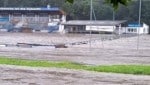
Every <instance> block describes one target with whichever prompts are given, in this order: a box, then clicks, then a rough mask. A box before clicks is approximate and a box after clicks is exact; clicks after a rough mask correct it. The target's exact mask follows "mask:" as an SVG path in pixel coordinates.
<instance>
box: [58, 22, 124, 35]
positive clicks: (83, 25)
mask: <svg viewBox="0 0 150 85" xmlns="http://www.w3.org/2000/svg"><path fill="white" fill-rule="evenodd" d="M125 22H126V20H117V21H112V20H92V21H91V20H71V21H67V22H64V23H61V27H59V28H60V29H59V31H60V32H68V33H87V32H108V33H118V34H120V32H121V29H122V28H121V24H122V23H125Z"/></svg>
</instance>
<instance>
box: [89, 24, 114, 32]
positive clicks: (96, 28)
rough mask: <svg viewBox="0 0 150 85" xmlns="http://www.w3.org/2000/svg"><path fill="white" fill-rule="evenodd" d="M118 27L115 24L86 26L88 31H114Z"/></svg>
mask: <svg viewBox="0 0 150 85" xmlns="http://www.w3.org/2000/svg"><path fill="white" fill-rule="evenodd" d="M115 29H116V27H115V26H89V25H87V26H86V30H87V31H90V30H91V31H105V32H114V30H115Z"/></svg>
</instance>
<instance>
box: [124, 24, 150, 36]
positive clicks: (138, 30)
mask: <svg viewBox="0 0 150 85" xmlns="http://www.w3.org/2000/svg"><path fill="white" fill-rule="evenodd" d="M123 33H132V34H148V33H149V26H148V25H147V24H145V23H142V24H141V25H139V24H138V23H130V24H128V25H127V27H124V28H123Z"/></svg>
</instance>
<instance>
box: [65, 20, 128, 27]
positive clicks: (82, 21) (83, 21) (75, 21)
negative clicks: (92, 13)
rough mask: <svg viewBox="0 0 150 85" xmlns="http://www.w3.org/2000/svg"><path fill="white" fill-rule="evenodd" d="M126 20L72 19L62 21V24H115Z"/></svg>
mask: <svg viewBox="0 0 150 85" xmlns="http://www.w3.org/2000/svg"><path fill="white" fill-rule="evenodd" d="M125 22H126V20H116V21H112V20H93V21H90V20H70V21H67V22H64V23H62V25H101V26H114V25H119V24H121V23H125Z"/></svg>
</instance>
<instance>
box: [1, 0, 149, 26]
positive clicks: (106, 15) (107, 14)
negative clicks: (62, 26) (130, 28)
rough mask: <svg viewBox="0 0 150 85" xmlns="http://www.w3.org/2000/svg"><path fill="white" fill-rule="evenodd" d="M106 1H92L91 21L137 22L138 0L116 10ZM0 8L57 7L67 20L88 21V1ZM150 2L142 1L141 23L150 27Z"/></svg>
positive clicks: (5, 2)
mask: <svg viewBox="0 0 150 85" xmlns="http://www.w3.org/2000/svg"><path fill="white" fill-rule="evenodd" d="M105 1H106V0H93V15H95V16H93V19H96V20H112V19H113V15H114V17H115V20H128V22H138V15H139V14H138V13H139V0H132V1H131V2H130V3H128V4H127V6H123V5H120V6H119V8H118V9H117V10H114V9H113V7H112V6H111V5H109V4H106V3H105ZM0 2H1V3H0V7H46V6H47V5H48V4H49V5H50V6H51V7H59V8H61V9H62V10H64V11H65V12H66V14H67V19H68V20H71V19H80V20H89V19H90V0H74V3H72V4H71V3H68V2H66V0H0ZM149 8H150V1H149V0H142V12H141V22H145V23H146V24H148V25H150V20H149V19H150V9H149Z"/></svg>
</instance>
